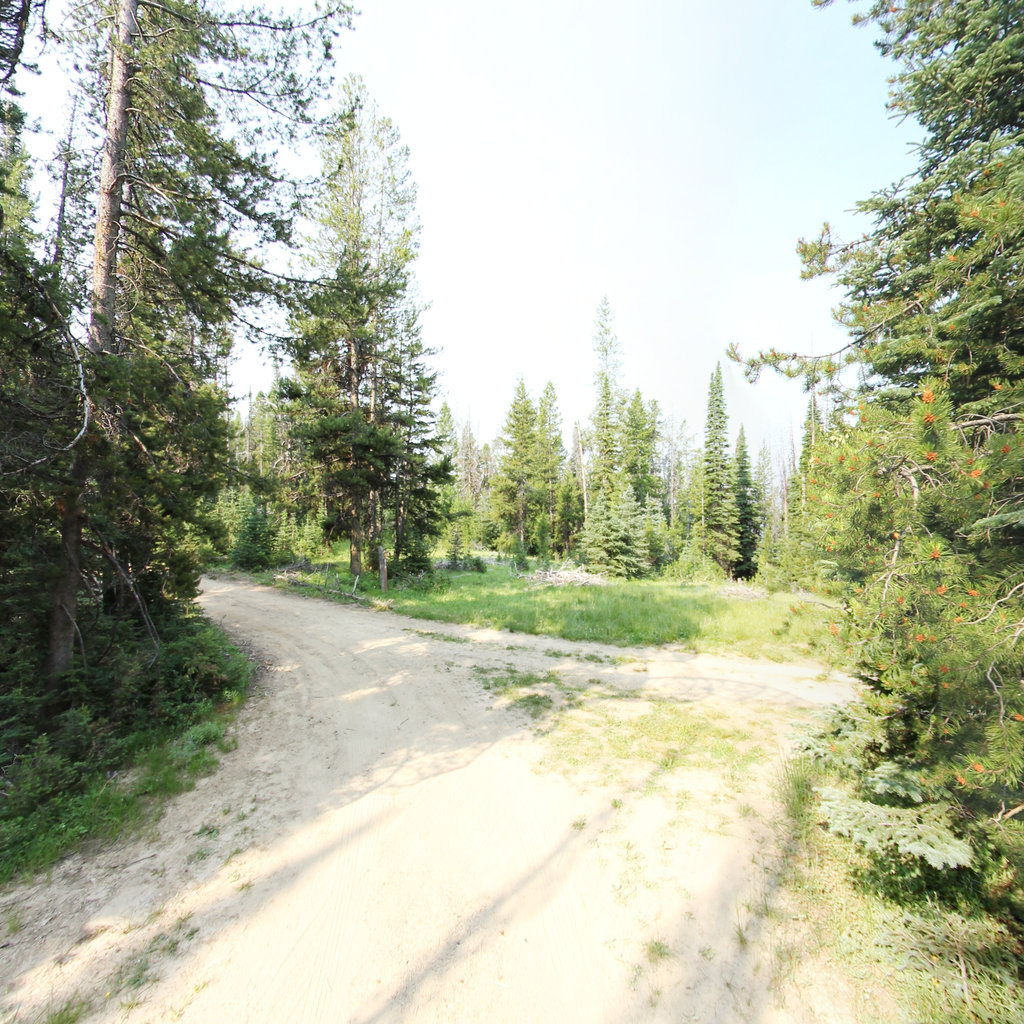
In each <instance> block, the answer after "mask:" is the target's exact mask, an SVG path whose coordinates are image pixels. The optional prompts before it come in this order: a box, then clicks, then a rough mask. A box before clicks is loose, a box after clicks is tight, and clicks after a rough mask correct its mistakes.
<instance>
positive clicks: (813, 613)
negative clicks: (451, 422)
mask: <svg viewBox="0 0 1024 1024" xmlns="http://www.w3.org/2000/svg"><path fill="white" fill-rule="evenodd" d="M481 554H484V553H481ZM486 555H487V556H488V560H487V561H486V562H485V561H484V560H483V558H480V557H478V559H477V560H478V561H479V569H478V570H477V571H461V570H460V571H456V572H452V571H450V570H448V569H447V568H445V566H444V564H443V563H440V564H439V565H438V567H437V568H435V569H432V570H431V571H429V572H426V573H421V574H417V575H416V576H412V577H410V576H401V577H398V578H397V579H395V580H393V581H392V582H391V583H390V585H389V586H388V589H387V593H386V594H385V593H383V592H382V591H381V587H380V583H379V580H378V578H377V576H376V575H364V576H362V577H361V578H360V579H359V581H358V583H357V582H356V578H355V577H354V576H352V574H351V573H349V572H348V569H347V562H348V552H347V546H346V545H345V544H344V542H342V543H340V544H338V545H336V546H335V547H334V548H333V549H332V550H331V551H330V552H327V551H324V552H322V553H321V556H320V557H321V561H320V562H319V564H317V565H316V566H313V565H312V564H309V565H306V566H303V567H301V568H299V569H294V568H293V569H292V570H290V571H286V572H275V571H274V570H264V571H262V572H257V573H254V574H252V578H253V579H256V580H258V581H260V582H263V583H266V584H268V585H274V586H278V587H284V588H290V589H294V590H297V591H300V592H304V593H309V594H320V595H322V596H330V597H333V598H336V599H338V600H351V599H362V600H364V601H366V602H367V603H369V604H370V605H371V606H373V607H377V608H389V609H392V610H394V611H396V612H400V613H401V614H403V615H409V616H412V617H413V618H419V619H430V620H433V621H436V622H458V623H466V624H469V625H475V626H490V627H492V628H495V629H507V630H511V631H513V632H517V633H532V634H536V635H545V636H552V637H561V638H562V639H564V640H585V641H590V642H592V643H602V644H615V645H618V646H625V647H629V646H644V645H657V644H678V645H680V646H683V647H686V648H688V649H690V650H693V651H719V652H729V653H732V654H741V655H744V656H746V657H751V658H767V659H769V660H773V661H787V660H792V659H794V658H800V657H813V658H818V659H831V660H835V659H837V658H838V657H839V655H840V652H839V651H838V649H837V645H836V644H835V642H834V637H833V636H832V634H831V633H830V632H829V630H828V623H829V621H830V620H832V619H835V618H837V617H838V616H839V614H840V609H839V606H838V604H837V603H836V602H835V601H833V600H830V599H828V598H826V597H822V596H820V595H815V594H811V593H778V592H776V593H771V592H769V591H768V590H765V589H762V588H758V587H754V586H750V585H743V584H736V583H725V582H707V583H684V582H682V581H680V580H672V579H657V580H610V581H608V584H607V585H606V586H572V585H570V586H549V585H545V584H543V583H539V582H538V581H537V580H536V579H534V578H533V577H532V576H531V575H530V573H529V571H528V570H529V564H526V565H524V564H523V563H518V564H517V565H516V567H515V568H513V565H512V563H510V562H509V561H502V560H496V559H494V558H493V552H489V553H486ZM220 568H221V569H227V570H229V571H230V570H231V569H232V567H231V566H230V565H229V564H228V565H222V566H220Z"/></svg>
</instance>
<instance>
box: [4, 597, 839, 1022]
mask: <svg viewBox="0 0 1024 1024" xmlns="http://www.w3.org/2000/svg"><path fill="white" fill-rule="evenodd" d="M202 603H203V605H204V606H205V608H206V610H207V612H208V613H209V615H210V616H211V617H212V618H213V619H214V620H216V621H218V622H221V623H222V624H223V625H224V626H225V628H226V629H227V630H228V631H229V632H230V633H231V634H232V635H233V636H235V637H236V638H238V639H240V640H245V641H247V642H249V643H251V644H252V646H253V648H254V649H255V650H256V651H258V652H259V657H260V660H261V661H262V662H263V664H264V666H265V667H264V670H263V672H262V673H261V674H260V677H259V680H258V683H257V685H256V686H255V688H254V692H253V694H252V697H251V699H250V700H249V702H248V703H247V705H246V706H245V708H244V709H243V710H242V712H241V713H240V714H239V716H238V718H237V719H236V722H235V724H234V726H233V732H234V735H235V738H236V739H237V741H238V746H237V749H235V750H234V751H232V752H231V753H228V754H225V755H222V759H221V765H220V768H219V769H218V770H217V772H216V773H215V774H213V775H212V776H210V777H208V778H205V779H202V780H200V782H199V783H198V785H197V786H196V788H195V789H194V790H193V791H191V792H189V793H186V794H183V795H182V796H181V797H179V798H176V799H175V800H174V801H172V802H171V803H170V804H169V806H168V808H167V810H166V813H165V814H164V816H163V817H162V818H161V820H160V821H159V822H158V823H157V824H156V825H155V826H153V828H152V829H151V831H150V832H149V833H148V834H146V835H144V836H141V837H138V838H135V839H133V840H130V841H125V842H121V843H118V844H116V845H113V846H110V847H109V848H106V849H102V850H99V851H92V852H83V853H80V854H77V855H75V856H72V857H70V858H68V859H67V860H65V861H63V862H62V863H61V864H60V865H58V866H57V867H56V868H55V869H54V870H53V871H52V873H51V874H50V876H49V877H47V878H40V879H38V880H36V881H35V882H33V883H32V884H27V885H21V886H16V887H11V888H8V889H7V890H5V891H4V892H2V893H0V929H3V930H0V1021H3V1022H4V1024H8V1022H14V1021H17V1022H25V1024H27V1022H33V1021H37V1020H38V1021H42V1020H45V1018H46V1015H47V1014H48V1013H51V1012H53V1011H54V1010H56V1009H58V1008H60V1007H63V1006H68V1005H71V1004H74V1003H76V1002H77V1003H79V1004H82V1005H84V1006H87V1007H88V1009H87V1010H86V1011H85V1012H84V1013H83V1014H82V1016H81V1018H80V1019H81V1020H83V1021H89V1022H100V1021H115V1020H116V1021H128V1022H144V1021H145V1022H156V1021H172V1020H173V1021H179V1020H180V1021H193V1022H200V1021H202V1022H208V1021H218V1022H220V1021H246V1022H248V1024H258V1022H267V1024H286V1022H289V1021H294V1022H302V1024H313V1022H330V1024H341V1022H348V1024H371V1022H400V1021H402V1022H404V1021H410V1022H411V1021H415V1022H424V1024H427V1022H442V1021H445V1022H450V1021H459V1022H463V1021H465V1022H470V1021H487V1022H489V1024H502V1022H509V1024H512V1022H515V1024H521V1022H524V1021H530V1022H535V1024H544V1022H552V1024H553V1022H564V1021H586V1022H588V1024H601V1022H608V1024H624V1022H631V1021H666V1022H667V1021H674V1022H675V1021H685V1020H695V1021H701V1022H710V1021H721V1022H727V1021H728V1022H733V1021H752V1022H753V1021H757V1022H759V1024H773V1022H782V1021H796V1022H811V1021H837V1022H843V1021H845V1020H847V1019H852V1018H847V1017H845V1016H844V1015H843V1010H842V1009H841V1007H840V1006H838V1005H837V1004H836V1002H835V1000H834V999H832V998H831V993H830V986H829V983H828V981H827V980H821V981H820V983H818V984H816V985H815V986H812V988H811V989H806V988H802V987H800V986H799V985H795V984H792V983H791V982H786V983H785V984H783V983H782V982H783V974H784V972H783V971H781V970H780V967H779V964H778V950H777V948H776V947H775V946H774V945H773V943H774V939H773V937H772V928H771V926H770V921H771V916H772V915H771V913H770V911H771V907H772V904H773V900H774V890H775V887H776V884H777V878H778V874H779V869H780V856H781V854H780V845H779V834H778V828H777V819H778V811H777V809H776V808H775V806H774V803H773V798H772V795H771V782H772V777H773V773H774V771H775V766H776V764H777V761H778V758H779V757H780V755H781V752H782V750H783V748H784V744H785V739H784V737H785V733H786V730H787V728H788V726H789V724H790V723H791V722H793V721H795V720H797V719H800V718H802V717H805V716H806V714H807V713H808V710H809V709H811V708H813V707H814V706H816V705H821V704H828V703H833V702H836V701H842V700H848V699H851V698H852V696H853V691H852V688H851V686H850V684H849V682H848V681H846V680H842V679H839V678H836V677H831V676H825V675H824V674H823V673H822V671H821V668H820V666H817V665H811V664H807V665H779V664H775V663H769V662H765V663H762V662H758V661H747V660H741V659H733V658H726V657H715V656H707V655H693V654H689V653H685V652H682V651H679V650H672V649H650V650H640V651H630V652H629V653H628V654H626V653H624V652H623V651H622V650H621V649H619V648H604V647H601V646H599V645H594V644H582V643H570V642H568V641H563V640H553V639H551V638H550V637H530V636H521V635H515V636H512V635H510V634H506V633H501V632H499V631H496V630H483V629H476V628H472V627H463V626H450V625H443V626H442V625H438V624H434V623H423V622H419V621H415V622H414V621H413V620H409V619H405V618H402V617H400V616H396V615H392V614H384V613H379V612H375V611H373V610H371V609H368V608H365V607H359V606H348V605H338V604H332V603H325V602H320V601H316V600H311V599H306V598H303V597H302V596H298V595H295V594H289V593H282V592H280V591H275V590H273V589H269V588H264V587H258V586H254V585H251V584H248V583H243V582H238V581H235V580H227V579H207V580H206V581H205V583H204V594H203V597H202ZM488 680H490V681H491V683H490V688H487V687H486V686H485V685H484V683H485V682H487V681H488ZM495 681H497V682H495ZM680 736H683V737H685V738H686V739H685V742H684V743H680V742H678V741H677V740H676V739H675V738H676V737H680ZM4 921H6V922H7V924H6V926H4V924H3V922H4ZM5 932H6V934H5ZM788 973H789V974H790V975H791V974H792V972H788Z"/></svg>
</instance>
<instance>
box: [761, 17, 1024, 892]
mask: <svg viewBox="0 0 1024 1024" xmlns="http://www.w3.org/2000/svg"><path fill="white" fill-rule="evenodd" d="M861 20H864V21H868V22H874V23H875V24H876V25H877V26H878V27H879V28H880V29H881V32H882V38H881V40H880V42H879V44H878V45H879V47H880V49H881V51H882V52H883V54H886V55H888V56H890V57H892V58H893V59H894V60H895V61H896V62H897V64H898V68H899V70H898V73H897V75H896V77H895V78H894V80H893V89H892V102H891V107H892V108H893V109H894V110H897V111H899V112H900V113H901V114H905V115H907V116H910V117H912V118H914V119H915V120H916V121H917V122H918V123H919V124H920V125H921V127H922V129H923V132H924V138H923V140H922V143H921V145H920V147H919V150H918V152H919V159H920V162H919V166H918V168H917V170H916V172H915V173H914V174H912V175H910V176H908V177H906V178H905V179H903V180H902V181H900V182H899V183H897V184H896V185H893V186H892V187H890V188H887V189H883V190H881V191H879V192H877V193H876V194H875V195H874V196H873V197H872V198H871V199H869V200H867V201H866V202H864V203H862V204H860V209H861V210H862V211H864V212H865V213H866V214H868V215H870V216H871V218H872V223H873V228H872V230H871V231H870V232H869V233H867V234H866V235H865V236H864V237H863V239H861V240H860V241H858V242H855V243H853V244H852V245H851V244H847V245H840V244H838V243H837V242H835V241H834V240H833V239H832V237H831V233H830V231H829V230H828V227H827V225H826V228H825V230H824V231H823V233H822V235H821V237H820V238H819V239H817V240H815V241H814V242H811V243H804V244H803V246H802V249H803V257H804V261H805V267H806V270H805V273H806V274H807V275H813V274H817V273H824V272H835V273H836V275H837V277H838V281H839V283H840V284H841V286H842V287H843V288H844V289H845V291H846V294H847V301H846V303H845V304H844V306H843V307H842V309H841V311H840V316H841V318H842V320H843V321H844V322H845V323H846V325H847V326H848V328H849V330H850V334H851V345H850V347H849V349H848V350H847V352H846V353H845V358H847V359H849V360H850V361H856V362H859V363H860V364H861V368H862V372H861V386H860V388H859V390H858V393H856V394H855V395H852V396H851V400H850V402H849V404H848V406H847V413H848V417H849V418H848V420H846V421H842V422H837V423H835V424H834V425H832V426H831V427H830V429H829V430H828V431H827V432H826V433H825V435H824V436H823V437H822V438H821V439H820V440H819V442H818V444H817V445H816V446H815V448H814V450H813V453H812V456H811V474H812V477H813V479H812V478H811V477H808V484H809V485H810V486H809V487H808V489H807V494H806V498H807V502H808V509H809V514H810V515H811V517H812V525H813V529H814V530H815V531H816V534H817V538H816V539H817V541H818V544H819V549H818V550H819V552H820V554H821V557H823V558H828V559H830V560H832V561H833V562H834V564H835V567H836V575H837V579H838V587H839V589H840V592H841V593H842V594H843V596H844V598H845V601H846V608H847V614H846V615H845V617H844V619H843V620H842V621H841V622H835V623H833V624H832V626H831V629H832V631H833V632H834V633H836V634H837V635H839V636H841V637H842V638H843V639H844V640H845V641H846V643H847V645H848V647H849V649H850V653H851V655H853V656H855V657H856V658H857V664H858V674H859V675H860V678H861V679H862V680H863V682H864V683H865V686H866V696H865V699H864V701H863V704H861V705H859V706H858V707H855V708H851V709H850V711H849V712H847V713H844V714H842V715H840V716H837V718H836V719H835V721H834V723H833V727H832V730H831V732H830V734H829V736H828V737H827V740H828V742H827V743H823V744H822V748H821V752H822V755H823V756H824V757H826V758H828V759H829V760H830V761H832V762H833V763H834V764H835V765H836V766H837V769H838V770H840V771H841V772H843V774H844V775H845V776H846V777H847V787H846V789H845V790H843V791H841V792H840V791H833V792H830V793H828V794H827V801H826V814H827V816H828V818H829V820H830V821H831V823H832V825H833V827H834V828H836V829H838V830H840V831H843V832H845V833H848V834H850V835H852V836H854V837H855V838H856V839H858V840H860V841H862V842H864V843H865V845H866V846H867V847H868V848H869V849H870V850H873V851H875V855H876V856H881V857H883V858H884V859H885V861H886V869H887V871H888V872H890V873H892V872H902V873H903V874H904V877H906V876H907V875H916V876H917V877H920V876H922V875H924V877H926V878H927V877H928V874H927V872H928V871H930V870H935V869H950V868H960V869H963V871H962V872H961V874H962V875H966V874H968V873H973V879H974V882H975V884H978V883H979V882H983V881H984V882H988V883H989V884H993V883H994V884H996V885H997V886H998V888H997V889H990V890H989V891H990V892H993V893H995V892H999V893H1001V894H1016V895H1015V897H1014V898H1016V899H1017V901H1018V906H1019V905H1020V904H1021V903H1022V902H1024V896H1022V895H1021V889H1022V881H1021V864H1022V863H1024V828H1022V826H1021V821H1020V809H1021V805H1022V803H1024V732H1022V730H1021V728H1020V723H1021V722H1024V690H1022V688H1021V687H1020V686H1019V685H1018V680H1019V679H1020V678H1021V677H1022V674H1024V661H1022V655H1021V651H1020V645H1019V636H1020V626H1019V623H1020V622H1021V621H1024V603H1022V600H1021V596H1020V594H1021V583H1022V580H1024V571H1022V568H1021V566H1022V564H1024V505H1022V502H1021V497H1020V496H1021V494H1022V493H1024V487H1022V485H1024V441H1022V438H1021V436H1020V409H1021V406H1022V404H1024V343H1022V339H1024V289H1022V287H1021V283H1020V275H1019V272H1018V268H1019V265H1020V262H1021V259H1022V256H1024V253H1022V244H1024V243H1022V239H1024V201H1022V199H1021V194H1020V189H1019V187H1018V182H1019V180H1020V178H1021V175H1022V173H1024V93H1022V91H1021V89H1020V53H1021V52H1022V49H1024V27H1022V22H1021V19H1020V10H1019V5H1018V4H1016V3H1013V2H1011V0H995V2H984V3H983V2H980V0H967V2H963V3H946V2H943V3H939V4H936V3H932V2H927V0H906V2H904V3H902V4H900V5H899V6H891V5H890V4H888V3H884V4H883V3H872V4H870V5H868V6H867V9H866V11H865V13H864V14H863V16H862V18H861ZM827 358H829V359H835V358H836V357H827ZM820 361H821V360H820V358H819V360H817V361H815V362H814V364H810V365H807V364H805V366H804V367H803V368H804V369H806V370H808V372H811V371H813V370H814V369H815V368H816V367H817V365H818V364H820ZM759 362H760V363H764V362H770V363H777V362H778V359H777V358H773V357H772V356H771V354H769V355H768V356H766V357H765V358H764V359H762V360H760V361H755V365H754V366H752V370H753V371H755V372H756V369H757V368H758V363H759ZM798 368H799V367H798ZM826 369H827V366H826ZM815 480H816V481H817V482H815ZM986 873H988V874H987V875H986ZM997 877H998V880H996V879H997Z"/></svg>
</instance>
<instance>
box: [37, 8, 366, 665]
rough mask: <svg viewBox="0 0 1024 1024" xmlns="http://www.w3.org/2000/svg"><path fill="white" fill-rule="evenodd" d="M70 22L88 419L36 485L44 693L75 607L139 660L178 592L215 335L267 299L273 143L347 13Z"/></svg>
mask: <svg viewBox="0 0 1024 1024" xmlns="http://www.w3.org/2000/svg"><path fill="white" fill-rule="evenodd" d="M97 15H100V16H97ZM71 18H72V20H71V24H70V27H69V32H68V36H69V38H71V39H72V40H73V45H74V51H75V52H74V60H75V65H76V67H77V68H78V69H79V72H80V80H79V83H78V85H77V86H76V87H75V89H76V91H77V93H78V95H80V96H82V97H83V100H84V101H87V102H84V104H83V113H82V117H81V126H82V128H81V133H80V134H81V136H82V139H81V140H75V141H76V144H78V145H82V146H83V147H86V148H89V147H91V146H92V145H93V144H94V142H98V146H97V150H96V154H95V155H96V163H97V164H98V165H99V168H100V171H99V179H98V181H97V182H95V185H96V205H95V211H96V215H95V233H94V238H95V244H94V246H93V266H92V275H91V278H92V283H91V288H90V294H89V300H88V309H81V310H79V311H78V318H79V319H84V320H87V321H88V333H87V337H86V339H84V340H85V344H84V345H83V346H82V348H83V350H84V353H83V359H82V370H83V375H82V376H83V380H84V384H85V389H86V390H87V392H88V395H89V408H90V413H91V415H90V421H89V427H88V431H87V434H86V436H85V438H84V439H83V442H82V443H80V444H79V445H77V446H76V449H75V454H74V457H73V458H71V459H69V460H67V463H68V464H66V466H65V472H64V474H63V476H62V478H61V481H60V484H59V486H58V487H56V488H53V489H52V492H51V493H52V495H53V498H54V500H53V502H52V507H53V508H54V509H55V512H56V519H55V522H54V529H55V531H56V532H57V533H59V537H60V541H59V544H58V546H57V552H58V554H57V558H56V561H55V564H53V565H52V566H51V567H50V570H49V571H48V572H47V573H46V574H45V575H46V576H47V578H48V579H49V580H50V581H51V584H52V586H51V592H50V602H49V603H50V608H51V611H50V624H49V630H48V636H47V640H46V643H45V645H44V646H45V650H46V652H47V654H46V663H45V665H44V667H43V671H44V672H45V674H46V675H47V676H48V677H49V678H50V679H51V681H53V683H54V685H56V681H57V680H58V679H59V678H60V677H62V676H63V675H64V674H65V673H66V672H68V670H70V669H71V668H72V667H73V665H74V662H75V658H76V653H80V652H81V650H82V648H83V644H82V642H81V641H82V631H81V630H80V629H79V628H78V625H77V624H78V619H79V617H80V612H79V601H80V600H81V599H84V600H86V601H87V602H88V603H89V604H90V605H93V606H95V605H96V604H97V603H102V605H103V607H104V608H105V609H107V610H108V611H112V612H114V614H115V618H118V620H119V621H123V620H125V619H135V620H136V621H137V622H138V623H139V625H140V626H141V627H142V628H143V629H144V630H145V631H146V632H147V633H148V634H149V636H150V638H151V640H152V642H153V645H154V648H156V649H157V650H158V649H159V646H158V645H159V639H158V630H157V628H156V620H157V619H158V618H159V617H160V615H161V614H162V613H163V612H164V611H167V612H168V613H170V612H171V610H172V609H173V608H174V607H175V606H179V605H180V604H181V603H183V602H184V601H186V600H188V599H189V598H190V597H191V596H192V595H194V593H195V588H196V582H197V579H198V570H199V565H198V561H197V557H196V553H195V546H194V544H193V543H191V541H190V539H189V536H190V532H192V533H194V532H195V531H197V530H198V531H200V532H202V529H203V525H202V523H203V518H204V509H206V508H207V507H209V505H210V499H211V498H212V496H213V494H214V493H215V492H216V490H217V489H218V487H219V486H220V484H221V482H222V480H223V477H224V473H225V472H226V468H227V467H226V458H225V455H226V449H227V445H226V436H225V426H224V424H225V416H224V413H225V407H226V394H225V392H224V391H223V388H222V387H221V386H219V384H218V382H217V371H218V368H219V367H220V366H221V365H222V364H223V362H224V358H225V354H226V352H227V349H228V347H229V345H230V331H231V328H232V327H233V325H235V324H236V323H238V322H239V321H241V320H243V319H244V318H245V314H246V311H247V308H248V307H250V306H251V305H254V304H257V303H261V302H264V301H266V300H267V298H268V297H270V296H274V295H277V294H279V288H278V282H277V281H276V280H275V278H274V276H273V275H270V274H268V273H267V272H265V270H264V269H263V268H262V266H261V265H260V261H259V257H258V256H257V252H258V251H259V250H260V249H262V248H263V247H264V246H266V245H270V244H276V243H279V242H285V241H287V239H288V237H289V233H290V223H291V216H292V211H291V208H290V207H291V204H290V197H289V196H288V195H287V192H288V185H287V179H286V178H285V176H283V175H282V174H281V173H280V170H279V168H278V167H276V166H275V161H274V159H273V155H272V146H273V142H274V139H275V137H280V136H284V135H288V136H292V135H294V133H295V132H297V131H301V130H302V126H303V124H307V123H308V120H309V110H310V104H312V103H314V102H315V101H316V99H317V98H318V96H319V95H320V94H321V92H322V89H323V87H324V85H325V67H324V61H325V60H326V55H327V54H329V49H330V41H331V39H332V37H333V34H334V32H335V31H336V30H337V29H338V28H339V27H340V25H341V24H342V23H347V12H335V13H333V14H331V15H328V16H325V17H323V18H319V19H315V20H314V21H312V22H310V23H309V24H308V25H305V26H300V25H298V24H296V23H294V22H292V21H290V20H288V19H287V18H285V19H280V18H275V17H274V16H272V15H269V14H266V15H265V12H262V11H259V10H250V11H248V12H247V13H243V12H240V11H233V10H230V9H226V8H221V7H218V8H217V9H216V10H213V9H211V8H209V7H208V6H207V5H203V4H200V3H197V2H193V0H170V2H168V3H163V4H155V5H154V4H140V3H138V2H137V0H117V2H116V3H112V4H104V5H102V9H101V10H99V11H97V10H96V9H95V7H91V8H86V7H78V8H75V9H74V11H73V12H72V16H71ZM108 29H109V30H110V32H111V34H110V35H109V36H107V35H106V32H107V31H108ZM318 53H319V54H320V63H319V64H318V63H317V61H318V58H317V54H318ZM306 58H309V60H308V61H307V59H306ZM302 65H305V66H302ZM200 69H201V70H200ZM257 69H258V70H257ZM268 111H273V112H274V116H268ZM257 126H258V127H259V132H256V131H255V128H256V127H257ZM86 581H87V582H88V587H87V588H86V587H85V586H84V583H85V582H86ZM99 595H101V596H99ZM98 596H99V597H98ZM91 632H92V636H93V637H94V638H95V641H96V643H97V644H98V645H103V644H105V638H104V637H103V635H102V630H93V631H91Z"/></svg>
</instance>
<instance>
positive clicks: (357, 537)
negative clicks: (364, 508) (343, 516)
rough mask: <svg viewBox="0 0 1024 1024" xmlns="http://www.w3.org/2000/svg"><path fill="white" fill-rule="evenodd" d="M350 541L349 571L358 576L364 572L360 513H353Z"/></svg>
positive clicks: (349, 532) (350, 524) (349, 534)
mask: <svg viewBox="0 0 1024 1024" xmlns="http://www.w3.org/2000/svg"><path fill="white" fill-rule="evenodd" d="M348 540H349V549H348V571H349V572H350V573H352V575H353V576H358V575H359V574H360V573H361V572H362V571H363V524H362V521H361V516H360V515H359V512H358V511H355V512H353V513H352V519H351V520H350V523H349V530H348Z"/></svg>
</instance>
